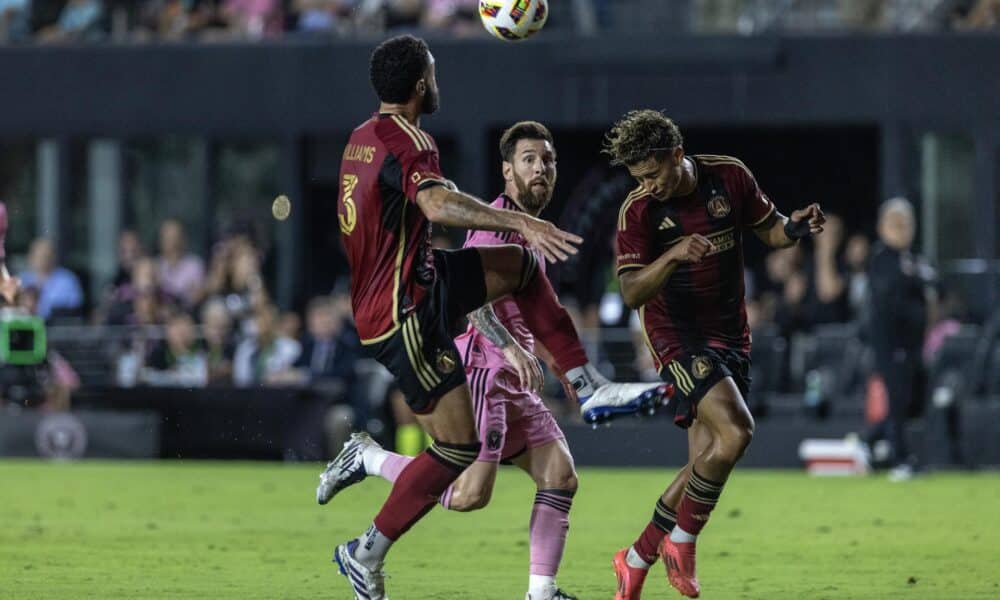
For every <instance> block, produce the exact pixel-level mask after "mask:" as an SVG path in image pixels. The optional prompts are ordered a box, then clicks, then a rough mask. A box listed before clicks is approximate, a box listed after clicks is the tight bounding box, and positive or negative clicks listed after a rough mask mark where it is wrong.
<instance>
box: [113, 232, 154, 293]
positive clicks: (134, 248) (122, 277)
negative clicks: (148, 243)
mask: <svg viewBox="0 0 1000 600" xmlns="http://www.w3.org/2000/svg"><path fill="white" fill-rule="evenodd" d="M145 255H146V251H145V249H144V248H143V247H142V241H141V240H140V239H139V234H138V233H136V232H135V231H134V230H132V229H126V230H124V231H122V232H121V234H120V235H119V236H118V270H117V271H116V272H115V279H114V281H113V285H114V286H115V287H118V286H121V285H125V284H127V283H130V282H131V281H132V268H133V267H134V266H135V263H136V261H137V260H139V259H140V258H142V257H144V256H145Z"/></svg>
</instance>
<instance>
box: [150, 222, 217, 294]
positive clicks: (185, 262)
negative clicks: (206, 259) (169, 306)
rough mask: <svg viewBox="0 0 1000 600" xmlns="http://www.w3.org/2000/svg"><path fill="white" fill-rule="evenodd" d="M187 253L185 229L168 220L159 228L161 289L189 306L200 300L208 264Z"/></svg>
mask: <svg viewBox="0 0 1000 600" xmlns="http://www.w3.org/2000/svg"><path fill="white" fill-rule="evenodd" d="M185 251H186V241H185V238H184V226H183V225H181V222H180V221H178V220H176V219H167V220H166V221H164V222H163V224H161V225H160V256H159V260H158V264H157V281H158V283H159V284H160V289H162V290H163V291H164V292H166V293H167V294H169V295H170V296H172V297H174V298H176V299H178V300H179V301H180V302H181V303H182V304H183V305H184V306H185V307H190V306H194V305H195V304H196V303H198V302H199V301H200V300H201V297H202V292H203V288H204V285H205V265H204V264H203V263H202V261H201V258H199V257H198V256H196V255H194V254H188V253H186V252H185Z"/></svg>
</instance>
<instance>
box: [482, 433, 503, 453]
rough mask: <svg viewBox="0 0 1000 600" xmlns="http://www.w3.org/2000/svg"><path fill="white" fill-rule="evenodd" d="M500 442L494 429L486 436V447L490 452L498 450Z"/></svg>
mask: <svg viewBox="0 0 1000 600" xmlns="http://www.w3.org/2000/svg"><path fill="white" fill-rule="evenodd" d="M501 441H502V437H501V436H500V432H499V431H497V430H496V429H490V432H489V433H487V434H486V447H487V448H489V449H490V450H499V449H500V442H501Z"/></svg>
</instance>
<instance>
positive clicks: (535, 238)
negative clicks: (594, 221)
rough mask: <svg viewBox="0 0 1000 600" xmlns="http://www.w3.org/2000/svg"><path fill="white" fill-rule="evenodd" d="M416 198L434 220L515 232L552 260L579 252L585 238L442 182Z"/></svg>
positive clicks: (443, 223)
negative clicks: (486, 201)
mask: <svg viewBox="0 0 1000 600" xmlns="http://www.w3.org/2000/svg"><path fill="white" fill-rule="evenodd" d="M416 200H417V205H419V206H420V210H422V211H423V213H424V215H426V216H427V219H428V220H430V221H431V222H432V223H438V224H440V225H445V226H449V227H465V228H466V229H486V230H488V231H516V232H518V233H520V234H521V235H523V236H524V238H525V239H526V240H527V241H528V244H529V245H531V246H533V247H534V248H537V249H538V250H540V251H541V252H542V254H544V255H545V257H546V258H547V259H549V261H551V262H555V261H556V260H566V259H567V258H569V255H571V254H576V253H577V249H576V246H574V244H579V243H580V242H582V241H583V238H581V237H579V236H577V235H573V234H572V233H567V232H565V231H563V230H561V229H559V228H558V227H556V226H555V225H553V224H552V223H550V222H548V221H543V220H542V219H536V218H535V217H532V216H531V215H527V214H524V213H522V212H517V211H513V210H506V209H502V208H494V207H492V206H490V205H489V204H486V203H485V202H482V201H481V200H479V199H478V198H476V197H475V196H470V195H469V194H466V193H463V192H460V191H458V190H452V189H449V188H448V187H446V186H443V185H435V186H433V187H429V188H425V189H423V190H420V192H418V193H417V198H416Z"/></svg>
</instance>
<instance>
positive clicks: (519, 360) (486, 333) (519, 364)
mask: <svg viewBox="0 0 1000 600" xmlns="http://www.w3.org/2000/svg"><path fill="white" fill-rule="evenodd" d="M469 322H470V323H472V326H473V327H475V328H476V330H477V331H479V333H481V334H483V337H485V338H486V339H488V340H489V341H490V343H492V344H493V345H494V346H496V347H497V348H500V349H501V350H502V351H503V355H504V358H506V359H507V363H508V364H510V366H512V367H513V368H514V370H515V371H517V377H518V379H519V380H520V382H521V387H523V388H526V389H531V390H537V389H539V388H541V386H542V383H543V381H544V379H543V377H542V368H541V366H540V365H539V364H538V359H537V358H535V357H534V356H532V355H531V354H530V353H529V352H528V351H527V350H525V349H524V348H522V347H521V345H520V344H518V343H517V340H515V339H514V336H512V335H511V334H510V331H508V330H507V328H506V327H504V326H503V323H501V322H500V319H499V318H498V317H497V313H496V312H495V311H494V310H493V305H492V304H487V305H485V306H483V307H482V308H480V309H477V310H475V311H473V312H471V313H469Z"/></svg>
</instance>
